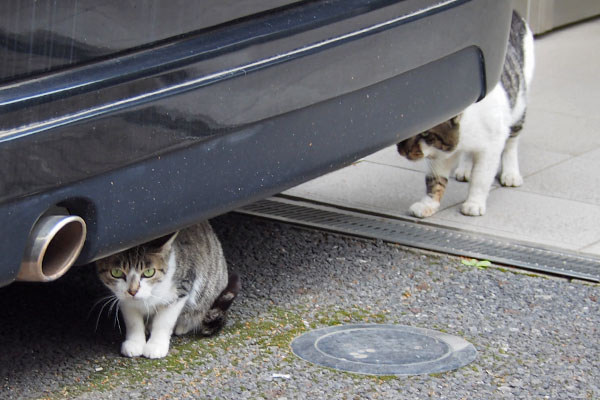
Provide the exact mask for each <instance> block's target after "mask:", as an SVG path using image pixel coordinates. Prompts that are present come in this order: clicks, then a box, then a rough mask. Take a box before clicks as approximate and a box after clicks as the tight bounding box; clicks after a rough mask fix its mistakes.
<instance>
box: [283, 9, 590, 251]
mask: <svg viewBox="0 0 600 400" xmlns="http://www.w3.org/2000/svg"><path fill="white" fill-rule="evenodd" d="M535 44H536V71H535V75H534V81H533V84H532V88H531V92H530V94H531V95H530V102H529V109H528V115H527V122H526V124H525V128H524V130H523V131H522V133H521V142H520V154H519V158H520V163H521V173H522V174H523V177H524V184H523V186H522V187H519V188H503V187H500V185H499V183H496V184H495V186H494V187H493V188H492V191H491V193H490V197H489V200H488V210H487V214H486V215H485V216H483V217H466V216H463V215H462V214H461V213H460V211H459V210H460V204H461V203H462V202H463V201H464V199H465V198H466V193H467V187H468V184H467V183H462V182H457V181H451V182H450V184H449V187H448V190H447V192H446V196H445V197H444V199H443V201H442V207H441V209H440V211H439V212H438V214H436V215H434V216H433V217H431V218H429V219H427V221H429V222H432V223H436V224H440V225H443V226H449V227H457V228H461V229H465V230H469V231H472V232H481V233H486V234H490V235H495V236H499V237H506V238H511V239H516V240H523V241H527V242H532V243H535V244H540V245H544V246H552V247H558V248H562V249H567V250H571V251H579V252H583V253H589V254H594V255H600V115H598V110H600V95H599V93H600V80H599V79H598V71H599V70H600V52H599V51H598V49H600V19H598V18H596V19H594V20H591V21H587V22H584V23H580V24H577V25H573V26H570V27H567V28H564V29H562V30H558V31H555V32H552V33H549V34H546V35H544V36H541V37H538V38H537V39H536V43H535ZM425 171H426V163H425V162H424V161H421V162H410V161H407V160H405V159H403V158H401V157H400V156H399V155H398V154H397V153H396V150H395V147H390V148H387V149H384V150H382V151H380V152H378V153H375V154H373V155H371V156H369V157H366V158H365V159H364V160H361V161H359V162H357V163H355V164H354V165H352V166H349V167H347V168H345V169H342V170H340V171H336V172H334V173H331V174H329V175H326V176H323V177H321V178H318V179H315V180H313V181H310V182H307V183H305V184H303V185H300V186H298V187H295V188H293V189H291V190H289V191H287V192H285V193H286V194H288V195H291V196H295V197H300V198H305V199H311V200H317V201H320V202H325V203H329V204H334V205H341V206H344V207H351V208H354V209H358V210H366V211H371V212H377V213H382V214H386V215H391V216H401V217H405V218H408V213H407V211H408V208H409V207H410V205H411V204H412V203H413V202H415V201H418V200H419V199H420V198H421V197H422V196H423V195H424V191H425V183H424V181H425V179H424V175H425Z"/></svg>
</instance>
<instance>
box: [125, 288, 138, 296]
mask: <svg viewBox="0 0 600 400" xmlns="http://www.w3.org/2000/svg"><path fill="white" fill-rule="evenodd" d="M137 292H138V291H137V289H132V288H129V289H127V293H129V294H130V295H131V296H132V297H133V296H135V295H136V293H137Z"/></svg>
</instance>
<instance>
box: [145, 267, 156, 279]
mask: <svg viewBox="0 0 600 400" xmlns="http://www.w3.org/2000/svg"><path fill="white" fill-rule="evenodd" d="M155 273H156V270H155V269H154V268H148V269H145V270H144V272H142V275H144V278H152V277H153V276H154V274H155Z"/></svg>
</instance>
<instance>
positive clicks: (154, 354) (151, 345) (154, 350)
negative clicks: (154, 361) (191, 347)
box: [143, 340, 169, 358]
mask: <svg viewBox="0 0 600 400" xmlns="http://www.w3.org/2000/svg"><path fill="white" fill-rule="evenodd" d="M168 352H169V342H168V341H167V342H165V341H159V340H157V341H152V340H149V341H148V343H146V345H145V346H144V353H143V354H144V357H146V358H163V357H164V356H166V355H167V353H168Z"/></svg>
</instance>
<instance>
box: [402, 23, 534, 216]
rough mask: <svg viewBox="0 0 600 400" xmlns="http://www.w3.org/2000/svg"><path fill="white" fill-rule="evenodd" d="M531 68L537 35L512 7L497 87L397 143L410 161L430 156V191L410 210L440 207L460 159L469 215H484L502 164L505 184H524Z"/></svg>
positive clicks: (457, 172)
mask: <svg viewBox="0 0 600 400" xmlns="http://www.w3.org/2000/svg"><path fill="white" fill-rule="evenodd" d="M533 67H534V56H533V35H532V33H531V30H530V29H529V27H528V26H527V24H526V22H525V21H524V20H523V19H522V18H521V17H520V16H519V15H518V14H517V13H515V12H513V15H512V21H511V27H510V35H509V41H508V47H507V53H506V57H505V60H504V66H503V70H502V75H501V78H500V82H499V83H498V84H497V85H496V86H495V87H494V89H493V90H492V91H491V92H490V93H488V95H487V96H486V97H485V98H484V99H483V100H481V101H480V102H478V103H475V104H473V105H471V106H469V107H468V108H466V109H465V110H464V111H463V112H462V113H461V114H459V115H458V116H456V117H454V118H452V119H450V120H448V121H445V122H443V123H441V124H439V125H437V126H435V127H433V128H432V129H430V130H428V131H426V132H423V133H420V134H419V135H417V136H415V137H412V138H410V139H407V140H405V141H403V142H400V143H398V152H399V153H400V154H401V155H403V156H405V157H406V158H408V159H409V160H416V159H420V158H423V157H426V158H427V160H428V162H429V172H428V174H427V176H426V179H425V183H426V186H427V196H425V197H423V198H422V199H421V200H420V201H419V202H416V203H414V204H413V205H412V206H411V207H410V210H409V212H410V214H412V215H413V216H416V217H419V218H424V217H429V216H431V215H433V214H435V213H436V212H437V210H438V209H439V207H440V201H441V199H442V196H443V195H444V191H445V189H446V185H447V184H448V177H449V175H450V173H451V171H452V169H453V168H454V166H455V165H456V164H457V162H458V167H457V168H456V170H455V172H454V174H455V177H456V179H457V180H459V181H470V184H469V192H468V196H467V199H466V201H465V202H464V203H463V205H462V207H461V212H462V213H463V214H465V215H472V216H478V215H483V214H485V212H486V202H487V197H488V193H489V191H490V187H491V185H492V183H493V181H494V177H495V175H496V173H497V171H498V166H499V165H500V164H501V173H500V183H501V184H502V185H503V186H520V185H521V184H522V183H523V178H522V177H521V174H520V172H519V162H518V159H517V144H518V140H519V139H518V134H519V132H520V130H521V129H522V127H523V123H524V121H525V109H526V103H527V89H528V88H529V85H530V83H531V79H532V77H533Z"/></svg>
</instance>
